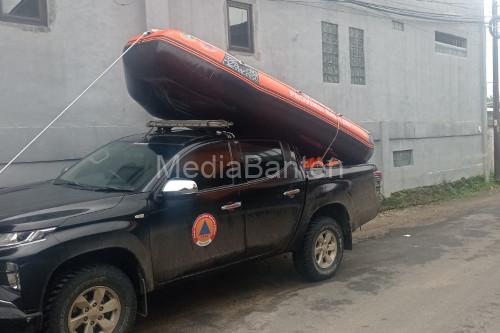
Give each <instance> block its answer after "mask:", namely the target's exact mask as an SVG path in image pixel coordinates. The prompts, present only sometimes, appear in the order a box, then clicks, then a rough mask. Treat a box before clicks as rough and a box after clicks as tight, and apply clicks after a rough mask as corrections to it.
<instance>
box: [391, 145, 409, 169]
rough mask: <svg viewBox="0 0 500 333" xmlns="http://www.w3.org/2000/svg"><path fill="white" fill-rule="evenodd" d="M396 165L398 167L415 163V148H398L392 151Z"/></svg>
mask: <svg viewBox="0 0 500 333" xmlns="http://www.w3.org/2000/svg"><path fill="white" fill-rule="evenodd" d="M392 158H393V161H394V166H395V167H396V168H399V167H403V166H407V165H413V150H411V149H408V150H396V151H393V152H392Z"/></svg>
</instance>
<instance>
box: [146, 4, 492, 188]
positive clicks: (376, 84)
mask: <svg viewBox="0 0 500 333" xmlns="http://www.w3.org/2000/svg"><path fill="white" fill-rule="evenodd" d="M241 1H242V2H247V3H251V4H252V5H253V8H254V17H253V18H254V27H255V28H254V34H255V53H254V54H247V53H241V52H231V53H233V54H235V55H236V56H238V57H239V58H240V59H242V60H244V61H245V62H247V63H249V64H250V65H253V66H255V67H257V68H260V69H263V70H264V71H266V72H268V73H269V74H271V75H273V76H275V77H277V78H278V79H280V80H283V81H286V82H288V83H290V84H292V85H293V86H295V87H296V88H298V89H300V90H302V91H304V92H306V93H307V94H309V95H311V96H312V97H314V98H317V99H318V100H320V101H321V102H323V103H325V104H327V105H329V106H331V107H333V108H334V109H335V110H336V111H338V112H340V113H343V114H344V115H345V116H347V117H349V118H352V119H353V120H355V121H358V122H360V123H361V124H363V125H364V126H366V127H367V128H368V129H369V130H370V131H371V132H372V133H373V135H374V137H375V139H376V140H377V150H376V155H375V156H374V158H373V161H374V162H375V163H377V164H378V165H379V167H380V168H381V169H383V171H384V176H385V188H384V190H385V193H386V194H389V193H391V192H393V191H396V190H400V189H403V188H411V187H416V186H422V185H430V184H435V183H439V182H442V181H450V180H455V179H458V178H461V177H468V176H473V175H478V174H483V173H487V172H488V171H487V170H486V168H487V165H486V164H485V163H484V162H485V153H486V150H485V145H486V139H485V137H484V135H483V134H484V130H483V129H484V122H485V119H484V113H483V112H482V110H484V99H485V86H484V84H485V70H484V58H485V53H484V52H485V51H484V47H485V46H484V45H485V44H484V33H485V32H484V25H483V24H480V23H475V24H465V23H460V24H449V23H435V22H428V21H421V20H412V19H408V18H405V17H400V16H399V17H398V16H394V17H391V16H390V15H379V14H376V13H374V12H370V11H364V10H360V9H359V8H356V7H349V6H345V5H338V4H333V3H332V2H327V1H324V2H318V1H311V2H310V3H309V4H308V3H307V2H306V1H304V2H301V3H300V4H297V3H293V2H290V1H268V0H241ZM378 2H379V3H384V1H378ZM449 3H450V4H446V3H444V2H443V3H442V4H439V3H435V2H432V3H427V5H426V3H419V4H418V7H415V6H413V7H411V8H413V9H419V10H430V11H434V12H443V13H445V12H446V13H454V14H457V15H464V16H468V17H475V18H477V20H481V18H480V17H481V16H482V13H483V7H482V2H481V1H479V0H474V1H470V2H469V3H468V5H467V4H466V5H463V6H454V5H453V4H454V3H456V2H454V1H449ZM387 4H390V5H394V3H393V2H387ZM401 4H403V2H401ZM225 6H226V5H225V1H224V0H212V1H204V0H170V1H169V6H168V8H167V9H165V8H164V9H163V11H162V10H152V11H150V12H148V21H150V22H152V23H154V24H155V25H156V27H171V28H178V29H181V30H184V31H186V32H188V33H191V34H193V35H195V36H198V37H200V38H202V39H205V40H207V41H209V42H211V43H213V44H214V45H216V46H218V47H221V48H223V49H227V46H228V45H227V28H226V25H227V23H226V22H227V17H226V7H225ZM426 6H427V7H426ZM208 18H210V19H208ZM392 19H396V20H398V21H400V22H403V23H404V24H405V31H397V30H393V26H392ZM321 21H327V22H331V23H335V24H338V26H339V44H340V46H339V51H340V57H339V62H340V83H339V84H334V83H324V82H323V75H322V41H321ZM349 27H355V28H360V29H363V30H364V32H365V61H366V65H365V66H366V80H367V82H366V85H364V86H359V85H352V84H351V83H350V70H349V66H350V64H349ZM436 30H437V31H442V32H447V33H452V34H455V35H459V36H462V37H464V38H467V43H468V50H467V52H468V54H467V57H458V56H452V55H446V54H441V53H436V52H435V41H434V34H435V31H436ZM384 129H385V130H387V131H388V133H385V134H384V133H382V131H383V130H384ZM383 138H385V139H384V140H383ZM383 145H384V147H382V146H383ZM402 149H413V150H414V152H413V153H414V165H412V166H406V167H398V168H395V167H393V162H392V151H394V150H402Z"/></svg>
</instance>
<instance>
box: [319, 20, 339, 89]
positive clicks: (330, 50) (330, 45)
mask: <svg viewBox="0 0 500 333" xmlns="http://www.w3.org/2000/svg"><path fill="white" fill-rule="evenodd" d="M321 33H322V43H323V82H332V83H339V82H340V73H339V26H338V25H337V24H333V23H329V22H321Z"/></svg>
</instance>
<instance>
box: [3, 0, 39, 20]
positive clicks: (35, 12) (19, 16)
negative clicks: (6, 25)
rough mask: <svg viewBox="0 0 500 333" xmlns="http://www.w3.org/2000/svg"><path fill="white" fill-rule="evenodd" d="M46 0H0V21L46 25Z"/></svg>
mask: <svg viewBox="0 0 500 333" xmlns="http://www.w3.org/2000/svg"><path fill="white" fill-rule="evenodd" d="M47 16H48V15H47V0H0V21H7V22H15V23H22V24H29V25H40V26H47V24H48V22H47Z"/></svg>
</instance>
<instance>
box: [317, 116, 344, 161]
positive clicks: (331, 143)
mask: <svg viewBox="0 0 500 333" xmlns="http://www.w3.org/2000/svg"><path fill="white" fill-rule="evenodd" d="M341 118H342V115H341V114H340V113H337V119H338V121H337V132H336V133H335V136H334V137H333V139H332V142H330V145H328V148H326V150H325V153H324V154H323V156H321V160H323V161H324V160H325V157H326V155H327V154H328V152H329V151H330V148H332V146H333V144H334V142H335V140H337V137H338V135H339V132H340V122H341V121H342V119H341Z"/></svg>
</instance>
